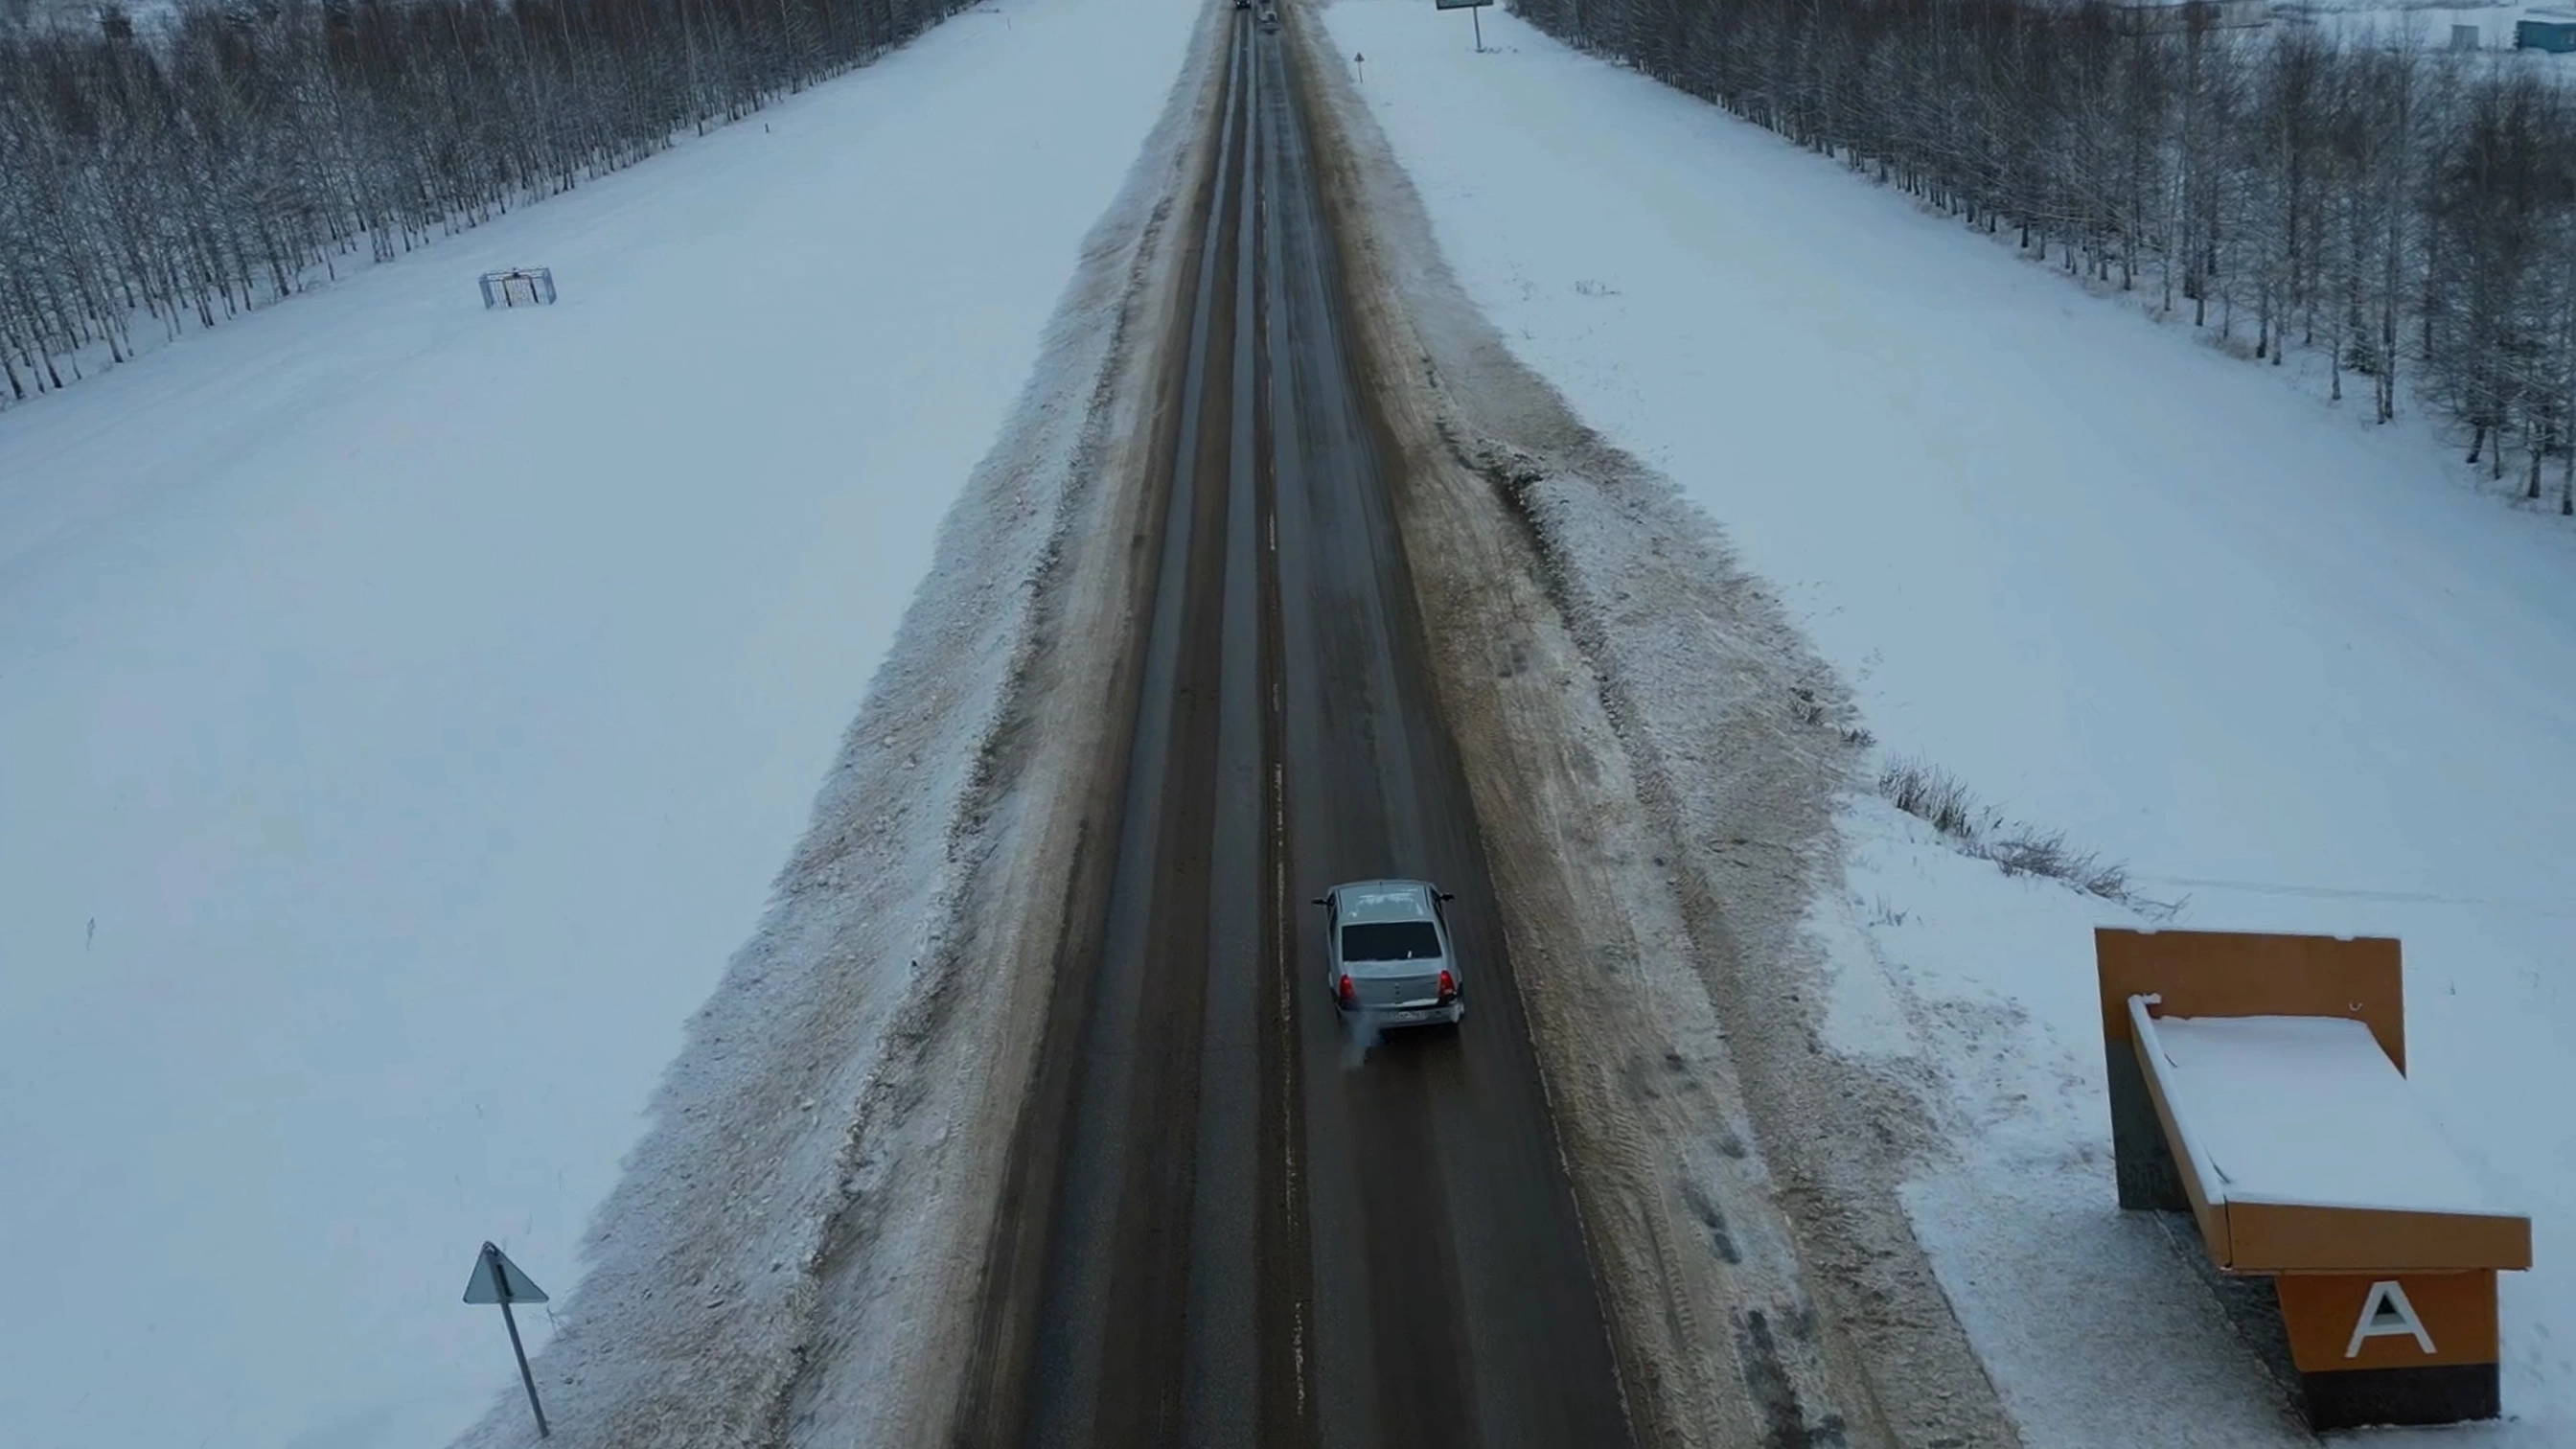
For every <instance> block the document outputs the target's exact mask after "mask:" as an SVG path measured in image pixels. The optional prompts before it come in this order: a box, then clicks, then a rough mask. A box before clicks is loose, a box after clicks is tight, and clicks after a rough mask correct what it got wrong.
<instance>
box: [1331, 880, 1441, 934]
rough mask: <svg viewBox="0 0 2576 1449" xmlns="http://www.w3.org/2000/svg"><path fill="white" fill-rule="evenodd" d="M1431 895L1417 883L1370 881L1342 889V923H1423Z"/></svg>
mask: <svg viewBox="0 0 2576 1449" xmlns="http://www.w3.org/2000/svg"><path fill="white" fill-rule="evenodd" d="M1430 919H1431V896H1430V893H1429V892H1428V891H1426V890H1425V889H1424V888H1423V886H1422V883H1421V882H1420V881H1411V880H1371V881H1361V882H1358V883H1357V884H1354V885H1346V886H1344V887H1342V924H1344V925H1346V926H1347V925H1352V924H1364V923H1366V922H1370V921H1427V920H1430Z"/></svg>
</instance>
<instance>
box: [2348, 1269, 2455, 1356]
mask: <svg viewBox="0 0 2576 1449" xmlns="http://www.w3.org/2000/svg"><path fill="white" fill-rule="evenodd" d="M2373 1338H2413V1339H2414V1340H2415V1346H2416V1347H2417V1348H2420V1349H2422V1350H2424V1351H2425V1352H2426V1353H2428V1354H2429V1353H2432V1352H2433V1351H2434V1349H2433V1335H2431V1334H2429V1333H2426V1332H2425V1331H2424V1320H2422V1319H2420V1318H2418V1317H2416V1316H2415V1305H2414V1304H2412V1303H2409V1302H2407V1301H2406V1290H2405V1288H2403V1287H2401V1286H2400V1285H2398V1284H2396V1283H2388V1282H2381V1283H2373V1284H2371V1285H2370V1296H2369V1297H2367V1298H2364V1299H2363V1300H2361V1318H2360V1320H2359V1321H2358V1322H2356V1323H2354V1324H2353V1326H2352V1342H2351V1343H2349V1344H2347V1345H2345V1347H2344V1351H2343V1356H2344V1357H2345V1358H2359V1357H2361V1345H2362V1342H2363V1341H2364V1340H2365V1339H2373ZM2327 1341H2328V1342H2332V1341H2333V1340H2331V1339H2329V1340H2327Z"/></svg>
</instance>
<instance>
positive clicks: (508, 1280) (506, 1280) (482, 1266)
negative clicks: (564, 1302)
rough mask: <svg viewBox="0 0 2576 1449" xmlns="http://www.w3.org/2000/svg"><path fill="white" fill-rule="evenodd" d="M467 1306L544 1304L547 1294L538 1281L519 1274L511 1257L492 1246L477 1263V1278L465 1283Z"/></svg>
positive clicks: (475, 1270) (487, 1244) (488, 1245)
mask: <svg viewBox="0 0 2576 1449" xmlns="http://www.w3.org/2000/svg"><path fill="white" fill-rule="evenodd" d="M465 1301H466V1302H468V1303H543V1302H545V1301H546V1290H544V1289H543V1288H540V1287H538V1286H537V1283H536V1280H535V1279H533V1278H531V1277H529V1276H528V1275H527V1274H525V1273H523V1272H520V1271H519V1265H518V1264H516V1263H513V1262H511V1261H510V1255H509V1254H507V1253H504V1252H502V1251H501V1250H500V1249H499V1248H496V1247H494V1246H493V1245H491V1244H490V1243H485V1244H484V1245H483V1252H482V1254H481V1255H480V1256H478V1257H476V1258H475V1260H474V1276H473V1277H470V1278H468V1279H466V1280H465Z"/></svg>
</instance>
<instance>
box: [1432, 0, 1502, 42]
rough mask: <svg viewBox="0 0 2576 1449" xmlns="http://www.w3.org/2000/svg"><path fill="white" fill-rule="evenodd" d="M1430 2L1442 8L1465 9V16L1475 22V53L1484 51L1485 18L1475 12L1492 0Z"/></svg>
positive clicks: (1438, 0) (1439, 0)
mask: <svg viewBox="0 0 2576 1449" xmlns="http://www.w3.org/2000/svg"><path fill="white" fill-rule="evenodd" d="M1431 3H1432V4H1434V5H1436V6H1438V7H1439V8H1441V9H1443V10H1464V11H1466V12H1467V18H1468V19H1469V20H1472V21H1474V22H1475V23H1476V53H1477V54H1478V55H1483V54H1484V53H1485V19H1484V17H1483V16H1481V15H1478V14H1477V13H1476V12H1477V11H1479V10H1482V9H1484V8H1485V7H1486V6H1488V5H1491V4H1493V3H1494V0H1431Z"/></svg>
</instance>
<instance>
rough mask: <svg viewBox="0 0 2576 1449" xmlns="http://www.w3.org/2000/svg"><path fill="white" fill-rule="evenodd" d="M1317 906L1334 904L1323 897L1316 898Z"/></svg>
mask: <svg viewBox="0 0 2576 1449" xmlns="http://www.w3.org/2000/svg"><path fill="white" fill-rule="evenodd" d="M1315 904H1317V905H1319V906H1323V905H1330V904H1332V903H1331V902H1330V901H1327V900H1325V899H1324V898H1323V897H1322V896H1317V897H1315Z"/></svg>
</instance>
